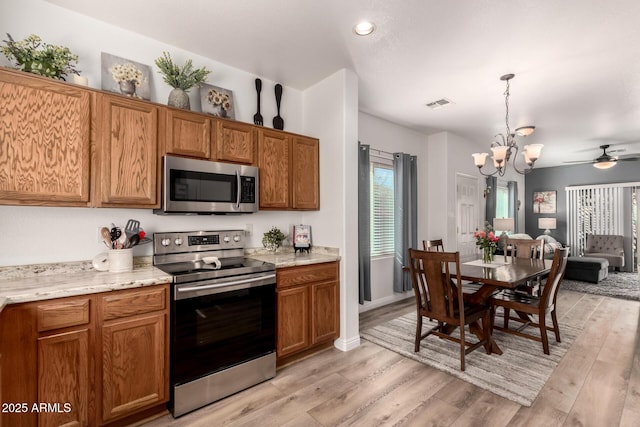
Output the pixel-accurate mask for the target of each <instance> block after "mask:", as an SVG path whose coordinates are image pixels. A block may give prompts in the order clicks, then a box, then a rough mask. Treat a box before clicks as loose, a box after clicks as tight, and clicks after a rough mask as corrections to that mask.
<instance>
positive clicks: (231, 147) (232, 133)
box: [213, 119, 256, 165]
mask: <svg viewBox="0 0 640 427" xmlns="http://www.w3.org/2000/svg"><path fill="white" fill-rule="evenodd" d="M214 124H215V138H214V144H213V145H214V146H215V159H216V160H219V161H222V162H232V163H243V164H247V165H255V163H256V161H255V151H256V136H255V134H256V130H255V128H254V126H253V125H250V124H248V123H242V122H236V121H232V120H225V119H214Z"/></svg>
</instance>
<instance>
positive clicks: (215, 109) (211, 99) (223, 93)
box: [200, 84, 236, 120]
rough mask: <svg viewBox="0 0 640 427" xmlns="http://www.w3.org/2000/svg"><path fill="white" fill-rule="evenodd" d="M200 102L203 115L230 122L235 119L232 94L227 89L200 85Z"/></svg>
mask: <svg viewBox="0 0 640 427" xmlns="http://www.w3.org/2000/svg"><path fill="white" fill-rule="evenodd" d="M200 102H201V103H202V112H203V113H207V114H211V115H214V116H217V117H223V118H225V119H231V120H235V118H236V110H235V104H234V102H233V92H231V91H230V90H228V89H224V88H221V87H218V86H212V85H208V84H202V85H200Z"/></svg>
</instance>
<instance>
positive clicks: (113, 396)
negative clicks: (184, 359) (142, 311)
mask: <svg viewBox="0 0 640 427" xmlns="http://www.w3.org/2000/svg"><path fill="white" fill-rule="evenodd" d="M166 328H167V315H166V314H165V313H160V314H155V315H150V316H145V317H139V316H138V317H135V318H133V319H123V320H117V321H111V322H108V323H106V324H105V325H104V326H103V327H102V412H101V413H102V421H103V422H106V421H110V420H113V419H116V418H120V417H123V416H125V415H128V414H131V413H134V412H136V411H137V410H139V409H141V408H143V407H147V406H152V405H154V404H158V403H162V402H164V401H166V400H167V386H166V384H167V383H166V381H165V378H166V376H167V372H166V364H165V360H166V357H167V340H166V330H167V329H166Z"/></svg>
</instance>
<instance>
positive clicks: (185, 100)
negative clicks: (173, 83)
mask: <svg viewBox="0 0 640 427" xmlns="http://www.w3.org/2000/svg"><path fill="white" fill-rule="evenodd" d="M167 105H169V106H170V107H176V108H182V109H183V110H190V109H191V104H190V102H189V95H188V94H187V92H185V91H184V90H182V89H180V88H178V87H177V88H175V89H173V90H172V91H171V92H169V100H168V101H167Z"/></svg>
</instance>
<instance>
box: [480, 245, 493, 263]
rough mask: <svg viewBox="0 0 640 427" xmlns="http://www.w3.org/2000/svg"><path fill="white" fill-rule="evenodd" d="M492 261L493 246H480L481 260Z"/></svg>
mask: <svg viewBox="0 0 640 427" xmlns="http://www.w3.org/2000/svg"><path fill="white" fill-rule="evenodd" d="M492 261H493V248H492V247H491V246H487V247H485V248H482V262H483V263H485V264H491V262H492Z"/></svg>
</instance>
